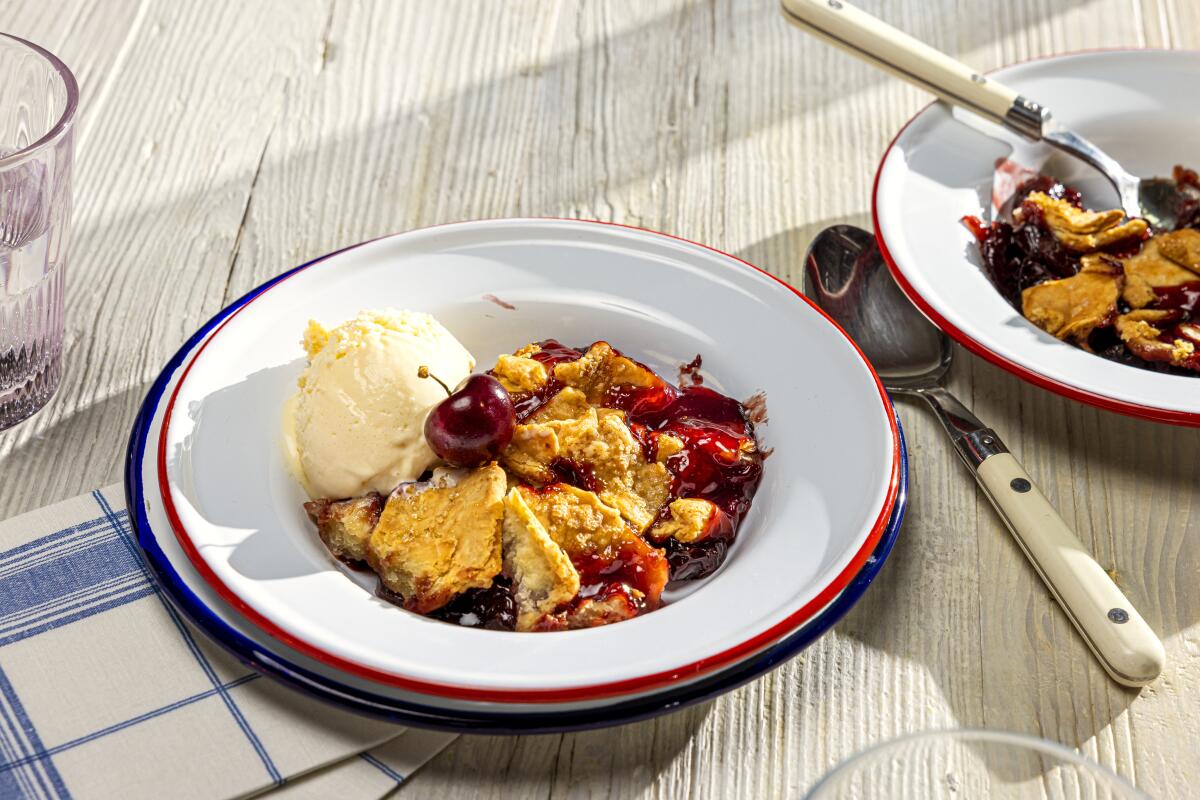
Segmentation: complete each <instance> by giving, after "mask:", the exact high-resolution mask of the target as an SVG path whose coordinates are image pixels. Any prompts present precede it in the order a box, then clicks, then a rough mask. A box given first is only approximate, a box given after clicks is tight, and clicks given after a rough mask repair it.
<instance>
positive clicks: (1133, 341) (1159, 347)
mask: <svg viewBox="0 0 1200 800" xmlns="http://www.w3.org/2000/svg"><path fill="white" fill-rule="evenodd" d="M1178 318H1179V315H1178V314H1177V313H1176V312H1174V311H1168V310H1161V309H1154V308H1142V309H1138V310H1136V311H1130V312H1129V313H1128V314H1122V315H1121V316H1119V317H1117V321H1116V327H1117V333H1118V334H1120V336H1121V340H1122V341H1124V342H1125V346H1126V347H1127V348H1129V352H1131V353H1133V354H1134V355H1135V356H1137V357H1138V358H1141V359H1144V360H1146V361H1161V362H1164V363H1167V364H1171V365H1173V366H1176V367H1185V368H1191V369H1194V368H1195V367H1194V365H1193V364H1192V361H1193V359H1194V358H1195V354H1196V346H1195V344H1193V343H1192V342H1190V341H1188V340H1187V339H1183V338H1175V339H1173V340H1172V341H1169V342H1164V341H1162V339H1161V338H1159V337H1161V336H1162V334H1163V331H1164V330H1166V329H1167V327H1168V326H1170V325H1172V324H1174V322H1175V321H1176V320H1177V319H1178ZM1184 327H1185V325H1181V326H1180V328H1184ZM1186 327H1187V328H1188V329H1190V330H1192V331H1193V332H1194V334H1195V336H1196V337H1197V338H1200V326H1196V325H1186Z"/></svg>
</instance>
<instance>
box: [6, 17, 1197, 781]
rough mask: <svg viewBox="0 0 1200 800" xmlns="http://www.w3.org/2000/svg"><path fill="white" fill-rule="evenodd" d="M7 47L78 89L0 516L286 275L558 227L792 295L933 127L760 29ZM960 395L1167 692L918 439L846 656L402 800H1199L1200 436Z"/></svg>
mask: <svg viewBox="0 0 1200 800" xmlns="http://www.w3.org/2000/svg"><path fill="white" fill-rule="evenodd" d="M862 5H863V6H864V7H865V8H867V9H869V10H871V11H873V12H875V13H878V14H880V15H881V16H883V17H884V18H886V19H888V20H889V21H890V22H892V23H894V24H896V25H898V26H900V27H902V28H904V29H906V30H908V31H910V32H912V33H914V34H915V35H917V36H919V37H921V38H923V39H925V40H927V41H929V42H931V43H932V44H934V45H935V46H937V47H940V48H942V49H944V50H947V51H949V52H950V53H954V54H957V55H958V56H960V57H961V58H963V59H966V60H968V61H969V62H970V63H972V64H976V65H979V66H980V67H983V68H991V67H995V66H999V65H1002V64H1004V63H1007V62H1012V61H1016V60H1020V59H1026V58H1029V57H1032V56H1038V55H1042V54H1048V53H1056V52H1064V51H1070V50H1079V49H1084V48H1098V47H1123V46H1135V47H1137V46H1151V47H1198V46H1200V6H1198V5H1197V3H1195V2H1194V0H991V1H990V2H985V0H886V2H885V0H863V3H862ZM0 29H4V30H6V31H9V32H12V33H16V34H18V35H21V36H25V37H28V38H31V39H33V40H35V41H37V42H39V43H41V44H43V45H46V46H47V47H49V48H51V49H52V50H54V51H55V52H56V53H58V54H60V55H61V56H63V57H64V59H65V60H66V61H67V63H68V64H70V65H71V66H72V67H73V68H74V70H75V72H76V74H77V75H78V77H79V79H80V82H81V84H82V91H83V106H82V111H81V114H80V123H79V125H80V128H79V138H78V172H77V182H76V190H75V198H76V199H75V209H76V222H75V235H74V244H73V247H72V259H71V265H70V280H69V287H70V290H69V291H70V300H69V329H68V334H67V359H68V365H67V377H66V379H65V383H64V385H63V387H62V389H61V391H60V393H59V395H58V397H57V398H56V399H55V400H54V401H53V403H52V404H51V406H50V407H48V408H47V409H46V410H45V411H43V412H42V413H41V414H40V415H39V416H37V417H36V418H35V419H34V420H32V421H31V422H29V423H27V424H25V425H24V426H22V427H20V428H18V429H16V430H15V431H12V432H9V433H7V434H2V435H0V475H2V476H3V477H2V478H0V517H7V516H10V515H13V514H16V513H18V512H21V511H26V510H29V509H33V508H35V507H38V506H41V505H43V504H46V503H49V502H51V501H54V500H58V499H61V498H65V497H68V496H70V495H73V494H76V493H78V492H80V491H83V490H86V489H90V488H92V487H95V486H99V485H102V484H105V483H108V482H111V481H113V480H117V479H118V478H120V476H121V458H122V454H123V451H124V445H125V438H126V435H127V432H128V429H129V426H130V424H131V422H132V420H133V416H134V413H135V411H136V408H137V405H138V403H139V401H140V400H141V397H142V394H143V392H144V391H145V390H146V388H147V387H148V384H149V382H150V381H151V380H152V379H153V377H154V376H155V374H156V373H157V371H158V369H159V368H160V366H161V365H162V364H163V363H164V362H165V361H166V359H167V358H168V356H169V355H170V354H171V353H173V352H174V350H175V349H176V348H177V347H178V346H179V344H180V343H181V342H182V341H183V340H184V338H185V337H186V336H187V335H188V334H189V333H191V331H192V330H194V329H195V328H196V327H197V326H198V325H199V324H200V323H201V322H203V321H204V320H205V319H207V318H208V317H209V316H210V315H212V314H213V313H214V312H216V311H217V310H218V309H219V308H220V307H221V306H223V305H224V304H225V303H226V302H228V301H229V300H231V299H233V298H234V297H237V296H239V295H240V294H242V293H243V292H245V291H246V290H247V289H249V288H250V287H252V286H254V285H255V284H257V283H259V282H261V281H262V280H264V279H265V278H267V277H269V276H271V275H274V274H276V273H278V272H280V271H281V270H284V269H286V268H287V267H290V266H292V265H294V264H297V263H300V262H302V261H305V260H308V259H310V258H313V257H314V256H317V255H320V254H322V253H325V252H327V251H330V250H334V249H336V248H339V247H342V246H344V245H347V244H351V243H354V242H358V241H361V240H363V239H368V238H371V237H374V236H379V235H381V234H385V233H391V232H394V231H402V230H405V229H409V228H414V227H418V226H422V225H429V224H431V223H437V222H445V221H449V220H459V219H470V218H479V217H499V216H516V215H530V216H536V215H552V216H567V217H590V218H596V219H602V220H616V221H620V222H626V223H632V224H635V225H641V226H645V227H649V228H654V229H658V230H663V231H667V232H670V233H675V234H679V235H681V236H685V237H688V238H691V239H695V240H698V241H702V242H706V243H709V244H712V245H714V246H717V247H719V248H721V249H724V250H726V251H729V252H733V253H737V254H739V255H741V256H743V257H745V258H746V259H748V260H750V261H752V262H754V263H756V264H759V265H761V266H763V267H765V268H767V269H769V270H771V271H772V272H774V273H776V274H778V275H781V276H783V277H784V278H786V279H790V280H792V281H798V279H799V275H800V270H799V267H800V261H801V258H802V255H803V253H804V249H805V246H806V245H807V244H808V242H809V240H810V238H811V237H812V236H813V235H814V234H815V233H816V232H817V231H818V230H820V229H821V228H822V227H824V226H826V225H829V224H831V223H835V222H847V221H849V222H853V223H857V224H862V225H867V224H868V223H869V219H868V216H867V213H868V205H869V190H870V184H871V177H872V175H873V170H874V168H875V164H876V161H877V159H878V157H879V155H880V154H881V153H882V151H883V149H884V147H885V145H886V144H887V142H888V140H889V139H890V137H891V135H892V134H893V133H894V132H895V131H896V130H897V129H898V128H899V127H900V125H901V124H902V123H903V122H904V121H905V120H906V119H907V118H908V117H909V116H910V115H911V114H913V113H914V112H915V111H916V110H917V109H919V108H920V107H921V106H922V105H923V104H924V103H925V102H927V98H926V97H924V96H922V95H921V94H920V93H918V92H917V91H916V90H913V89H910V88H909V87H907V86H905V85H903V84H901V83H899V82H897V81H894V80H891V79H888V78H885V77H883V76H882V75H881V74H880V73H877V72H874V71H871V70H870V69H869V68H867V67H865V66H862V65H860V64H858V63H857V62H855V61H852V60H851V59H850V58H849V57H847V56H844V55H842V54H840V53H837V52H834V51H832V50H831V49H830V48H828V47H826V46H824V45H822V44H820V43H818V42H817V41H815V40H813V39H811V38H808V37H806V36H804V35H802V34H801V33H799V32H798V31H795V30H793V29H791V28H789V27H788V26H787V25H786V24H785V23H784V22H783V20H782V19H781V17H780V14H779V11H778V9H777V8H776V4H775V2H774V0H755V2H748V1H747V0H713V1H712V2H699V1H697V2H686V1H685V0H674V1H672V2H645V0H639V1H638V2H616V0H604V1H603V2H600V1H599V0H596V1H595V2H575V3H571V2H562V3H558V2H550V1H549V0H545V1H544V2H533V0H530V1H529V2H519V3H517V2H509V3H492V2H465V1H464V2H445V1H444V0H428V1H427V2H391V1H390V0H378V1H377V2H367V1H366V0H364V1H363V2H356V1H355V0H262V1H261V2H253V3H246V2H242V0H204V1H203V2H201V1H200V0H189V1H188V2H174V1H172V2H167V0H105V2H103V3H95V2H91V0H9V2H7V3H6V4H5V6H4V8H3V11H2V12H0ZM1197 57H1198V58H1200V55H1198V56H1197ZM1198 136H1200V134H1198ZM1198 158H1200V156H1198ZM953 383H954V389H955V391H956V392H958V393H960V395H961V396H962V397H963V398H964V399H965V400H967V401H969V402H970V404H972V405H973V406H974V407H975V409H976V410H977V411H978V413H979V415H980V416H981V417H983V418H984V419H986V420H988V421H990V422H991V423H992V425H993V426H994V427H996V428H997V429H998V430H999V431H1000V432H1001V433H1002V434H1003V435H1004V437H1005V439H1006V440H1007V442H1008V443H1009V445H1010V446H1011V447H1012V448H1013V450H1014V451H1015V452H1016V453H1017V455H1018V457H1019V458H1020V459H1021V460H1022V461H1023V462H1024V463H1025V465H1026V467H1027V468H1028V469H1029V470H1030V472H1031V473H1033V474H1034V475H1035V477H1037V478H1038V480H1039V482H1040V483H1041V485H1042V487H1043V488H1044V489H1045V490H1046V491H1047V494H1048V495H1049V496H1050V498H1051V500H1052V501H1053V502H1054V503H1055V504H1056V505H1057V506H1058V508H1059V509H1060V510H1061V511H1062V514H1063V516H1064V517H1065V518H1066V519H1067V521H1068V522H1069V523H1072V524H1073V525H1074V527H1075V530H1076V531H1078V533H1079V535H1080V536H1081V538H1082V539H1083V540H1084V541H1085V542H1086V543H1088V544H1089V545H1090V546H1091V547H1092V548H1093V550H1094V552H1095V553H1096V554H1097V556H1098V558H1099V560H1100V561H1101V563H1102V564H1104V565H1106V566H1108V567H1111V569H1112V570H1114V571H1115V574H1116V575H1117V579H1118V581H1119V582H1120V584H1121V585H1122V586H1123V587H1124V589H1125V590H1126V592H1128V594H1129V595H1130V596H1131V597H1132V598H1133V600H1134V602H1135V603H1136V604H1137V605H1138V607H1139V608H1140V609H1141V611H1142V613H1143V614H1144V615H1145V616H1146V618H1147V619H1148V620H1149V621H1150V622H1151V624H1152V625H1153V626H1154V627H1155V628H1156V629H1157V630H1158V631H1159V632H1160V633H1161V634H1162V636H1163V637H1164V638H1165V640H1166V644H1167V650H1168V654H1169V659H1170V664H1169V666H1168V668H1167V671H1166V673H1165V674H1164V675H1163V676H1162V678H1161V679H1160V680H1159V681H1158V682H1157V683H1156V684H1154V685H1153V686H1151V687H1149V688H1146V689H1144V690H1142V691H1141V692H1140V693H1138V692H1133V691H1128V690H1125V689H1121V688H1119V687H1118V686H1116V685H1114V684H1113V683H1112V682H1110V681H1109V680H1108V679H1107V678H1106V677H1105V676H1104V674H1103V673H1102V672H1101V670H1100V669H1099V667H1097V666H1096V664H1095V663H1094V662H1093V660H1092V659H1091V657H1090V656H1089V655H1088V653H1087V652H1086V650H1085V649H1084V646H1083V644H1082V643H1081V642H1080V640H1079V638H1078V637H1077V636H1076V635H1075V634H1074V632H1073V631H1072V629H1071V627H1070V624H1069V623H1068V622H1067V620H1066V618H1065V617H1064V616H1063V614H1062V613H1061V612H1060V611H1059V610H1058V609H1057V607H1055V605H1054V604H1053V602H1052V601H1051V600H1050V599H1048V597H1047V595H1046V592H1045V591H1044V590H1043V588H1042V586H1041V585H1040V583H1039V582H1038V580H1037V578H1036V577H1035V575H1034V574H1033V572H1032V570H1031V569H1030V567H1029V566H1028V565H1027V564H1026V562H1025V559H1024V558H1023V557H1022V556H1021V554H1020V553H1019V552H1018V550H1017V548H1016V546H1015V545H1014V544H1013V542H1012V541H1011V539H1010V538H1009V536H1008V535H1007V534H1006V533H1005V532H1004V530H1003V529H1002V528H1001V526H1000V524H999V523H998V521H997V519H996V516H995V515H994V514H993V512H992V511H991V509H990V507H989V506H988V504H987V502H986V500H984V499H983V498H981V496H980V495H979V493H978V492H977V491H976V489H975V487H974V484H973V483H972V482H971V481H970V479H969V478H968V476H967V475H966V474H965V473H964V472H963V470H962V469H961V468H960V466H959V465H958V463H957V462H956V460H955V457H954V456H953V454H952V453H951V451H950V449H949V448H948V446H947V444H946V442H945V441H944V439H943V437H942V435H941V433H940V431H938V430H937V429H936V428H935V426H934V424H933V423H932V422H931V420H930V419H929V418H927V416H926V415H924V414H923V413H920V411H919V409H916V408H913V407H902V408H901V415H902V417H903V422H904V425H905V428H906V430H907V433H908V437H909V447H910V457H911V461H912V505H911V508H910V511H909V516H908V519H907V522H906V525H905V529H904V533H903V535H902V538H901V541H900V543H899V545H898V546H897V548H896V552H895V554H894V555H893V556H892V558H891V561H890V562H889V563H888V564H887V566H886V568H885V569H884V571H883V574H882V576H881V577H880V579H879V580H878V582H877V583H876V584H875V586H874V587H873V588H872V589H871V591H870V592H868V594H867V596H866V597H865V598H864V599H863V601H862V602H861V604H860V605H859V606H858V607H857V608H856V610H855V611H854V612H853V613H852V614H851V615H850V616H849V617H848V618H847V619H846V620H845V621H844V622H842V624H840V625H839V626H838V627H837V629H836V630H835V631H834V632H833V633H831V634H830V635H829V636H827V637H825V638H824V639H823V640H821V641H820V642H819V643H818V644H817V645H815V646H814V647H812V648H810V649H809V650H807V651H806V652H805V653H804V654H802V655H801V656H800V657H799V658H797V659H795V660H794V661H792V662H791V663H789V664H787V665H786V666H784V667H782V668H781V669H779V670H777V671H775V672H774V673H772V674H771V675H769V676H767V677H765V678H763V679H761V680H759V681H756V682H755V683H753V684H751V685H749V686H747V687H745V688H743V689H741V690H739V691H736V692H734V693H732V694H730V695H728V696H726V697H723V698H722V699H720V700H719V701H717V702H714V703H711V704H708V705H704V706H701V707H698V708H693V709H690V710H687V711H684V712H681V713H677V714H674V715H672V716H667V717H663V718H661V719H658V720H654V721H651V722H646V723H642V724H637V725H633V726H629V727H625V728H620V729H615V730H607V731H599V732H593V733H587V734H579V735H567V736H539V737H527V738H519V739H518V738H484V737H464V738H462V739H461V740H459V741H458V742H457V743H456V744H455V745H453V746H452V747H451V748H450V749H449V750H448V751H446V752H445V753H444V754H443V755H442V756H440V757H439V758H438V759H437V760H436V761H435V762H433V764H431V765H430V766H429V767H428V768H426V769H425V771H424V772H423V773H422V774H421V775H420V776H419V777H418V778H417V779H416V780H415V781H414V783H413V784H412V785H411V786H410V787H408V788H407V789H406V790H405V792H406V793H410V794H413V795H415V796H421V797H465V796H476V795H481V796H494V797H504V798H514V797H526V796H528V797H547V796H549V797H565V796H577V795H579V796H608V795H612V796H631V795H632V796H637V795H647V796H654V797H666V798H675V797H681V796H685V795H687V794H689V793H690V794H692V795H695V796H713V797H746V798H757V797H774V796H785V795H786V796H797V795H800V794H802V793H803V792H804V791H805V789H806V788H807V787H809V786H811V785H812V783H813V782H814V781H815V780H816V779H817V778H818V777H819V776H820V775H821V774H822V773H823V772H824V771H825V770H827V769H828V768H829V767H831V766H832V765H833V764H834V763H835V762H837V761H839V760H840V759H842V758H844V757H845V756H847V755H849V754H851V753H853V752H855V751H857V750H859V749H860V748H862V747H864V746H866V745H868V744H871V743H873V742H877V741H880V740H882V739H885V738H888V737H891V736H894V735H896V734H900V733H903V732H906V731H913V730H919V729H924V728H935V727H949V726H959V725H964V726H986V727H991V728H1003V729H1009V730H1016V731H1023V732H1027V733H1032V734H1036V735H1039V736H1046V737H1049V738H1051V739H1056V740H1058V741H1060V742H1065V743H1066V744H1068V745H1070V746H1073V747H1079V748H1081V749H1082V751H1083V752H1084V753H1085V754H1087V755H1088V756H1090V757H1092V758H1094V759H1097V760H1099V761H1101V762H1103V763H1105V764H1108V765H1110V766H1112V767H1114V768H1115V769H1116V770H1117V771H1118V772H1120V773H1122V774H1123V775H1126V776H1128V777H1131V778H1133V779H1135V780H1136V781H1137V782H1138V783H1139V784H1140V785H1141V786H1143V787H1144V788H1146V789H1147V790H1148V791H1150V792H1151V793H1153V794H1155V795H1159V796H1164V797H1165V796H1187V795H1188V794H1189V793H1193V792H1196V791H1200V788H1198V787H1200V735H1197V733H1196V727H1197V723H1198V722H1200V652H1198V651H1200V518H1198V513H1200V502H1198V501H1197V491H1198V490H1197V475H1198V474H1200V431H1196V430H1186V429H1180V428H1170V427H1165V426H1160V425H1154V424H1150V423H1145V422H1138V421H1134V420H1131V419H1126V418H1123V417H1119V416H1116V415H1113V414H1109V413H1105V412H1100V411H1096V410H1093V409H1090V408H1086V407H1083V406H1080V405H1076V404H1073V403H1071V402H1068V401H1066V400H1062V399H1059V398H1057V397H1054V396H1051V395H1049V394H1047V393H1045V392H1042V391H1039V390H1037V389H1034V388H1032V387H1030V386H1028V385H1025V384H1023V383H1020V382H1019V381H1017V380H1016V379H1014V378H1012V377H1010V376H1009V375H1007V374H1006V373H1003V372H1001V371H1000V370H998V369H995V368H993V367H990V366H988V365H986V364H984V363H982V362H981V361H979V360H977V359H974V358H971V357H969V356H965V355H964V356H963V357H961V358H960V359H959V362H958V366H957V367H956V372H955V375H954V379H953Z"/></svg>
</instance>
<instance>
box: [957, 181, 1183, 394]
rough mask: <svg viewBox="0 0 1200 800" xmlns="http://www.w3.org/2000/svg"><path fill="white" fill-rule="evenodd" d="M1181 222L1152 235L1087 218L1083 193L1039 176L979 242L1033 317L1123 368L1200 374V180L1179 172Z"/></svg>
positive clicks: (1095, 214)
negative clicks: (1172, 227)
mask: <svg viewBox="0 0 1200 800" xmlns="http://www.w3.org/2000/svg"><path fill="white" fill-rule="evenodd" d="M1173 177H1174V179H1175V182H1176V184H1177V185H1178V186H1179V187H1180V190H1181V196H1182V197H1183V198H1184V199H1182V200H1181V202H1180V208H1179V209H1178V212H1179V214H1178V220H1179V221H1178V224H1177V226H1176V228H1175V230H1173V231H1158V230H1152V229H1151V228H1150V226H1149V225H1148V224H1147V223H1146V221H1145V220H1143V219H1136V218H1135V219H1128V218H1126V216H1125V214H1124V213H1123V212H1122V211H1121V210H1120V209H1113V210H1110V211H1090V210H1087V209H1085V208H1084V207H1083V203H1082V200H1081V198H1080V195H1079V193H1078V192H1077V191H1075V190H1073V189H1071V188H1070V187H1068V186H1064V185H1063V184H1061V183H1059V182H1057V181H1055V180H1054V179H1053V178H1048V177H1045V176H1038V177H1036V178H1033V179H1031V180H1028V181H1026V182H1025V183H1023V184H1022V185H1021V186H1020V188H1019V189H1018V190H1017V193H1016V195H1015V196H1014V197H1013V198H1012V199H1011V200H1010V201H1009V202H1008V203H1007V204H1006V206H1005V208H1003V209H1002V210H1001V220H1000V221H998V222H993V223H991V224H990V225H988V224H985V223H983V222H982V221H980V220H979V219H978V218H976V217H964V218H963V222H964V223H966V225H967V226H968V227H969V228H970V229H971V231H972V232H973V233H974V234H975V237H976V239H977V240H978V243H979V252H980V255H981V257H982V259H983V265H984V270H985V271H986V273H987V275H988V277H989V278H990V279H991V281H992V283H993V284H994V285H995V287H996V288H997V289H998V290H999V291H1000V293H1001V294H1002V295H1004V297H1005V299H1006V300H1008V302H1009V303H1011V304H1012V305H1013V306H1014V307H1015V308H1016V309H1017V310H1018V311H1020V312H1021V314H1022V315H1024V317H1025V318H1026V319H1028V320H1029V321H1030V322H1032V323H1033V324H1035V325H1037V326H1038V327H1039V328H1042V329H1043V330H1045V331H1047V332H1048V333H1050V334H1052V335H1053V336H1056V337H1057V338H1059V339H1062V340H1064V341H1068V342H1072V343H1073V344H1076V345H1078V346H1079V347H1081V348H1083V349H1085V350H1088V351H1091V352H1093V353H1096V354H1097V355H1099V356H1102V357H1104V358H1107V359H1110V360H1112V361H1117V362H1120V363H1123V364H1129V365H1132V366H1138V367H1143V368H1146V369H1153V370H1156V371H1159V372H1170V373H1174V374H1180V375H1195V374H1196V373H1197V372H1200V352H1198V351H1197V347H1198V346H1200V179H1198V177H1197V174H1196V173H1195V172H1193V171H1192V170H1188V169H1184V168H1182V167H1176V168H1175V170H1174V176H1173Z"/></svg>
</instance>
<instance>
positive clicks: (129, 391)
mask: <svg viewBox="0 0 1200 800" xmlns="http://www.w3.org/2000/svg"><path fill="white" fill-rule="evenodd" d="M69 377H70V376H68V378H67V379H69ZM149 386H150V383H149V381H147V382H146V383H143V384H137V385H135V386H130V387H129V388H126V389H122V390H120V391H119V392H116V393H115V394H112V395H110V396H108V397H105V398H103V399H102V400H99V401H97V402H95V403H92V404H90V405H88V406H85V407H84V408H82V409H79V410H77V411H75V412H74V413H71V414H67V415H66V416H62V417H60V416H59V412H58V409H57V408H56V404H57V403H59V402H60V401H62V399H63V398H62V397H61V396H58V395H56V396H55V397H54V398H52V399H51V400H50V402H49V404H47V406H46V408H44V409H42V410H41V411H39V412H38V414H37V415H36V416H34V417H32V418H31V419H29V420H28V421H26V422H25V423H22V424H21V425H18V426H17V427H16V428H13V429H12V430H9V431H4V432H2V433H0V446H2V445H3V444H4V439H5V437H12V439H13V440H14V444H13V445H12V447H11V449H10V450H8V451H7V452H5V453H4V455H3V456H2V457H0V475H4V476H6V478H13V477H16V476H21V475H32V474H42V475H46V476H48V477H47V480H46V482H45V485H44V486H25V487H24V491H23V492H22V495H21V500H22V503H23V507H21V508H14V509H12V511H11V513H12V515H16V514H19V513H21V512H22V511H31V510H33V509H34V508H38V507H40V506H43V505H46V504H47V503H50V502H53V501H55V500H62V499H65V498H66V497H69V496H71V495H73V494H76V493H78V492H81V491H86V490H88V489H93V488H96V487H95V486H92V485H90V484H89V485H75V484H71V483H66V482H64V483H62V484H61V485H60V484H58V483H57V482H56V481H57V476H60V475H61V476H64V477H67V476H71V475H76V474H78V472H79V469H78V464H79V462H80V461H81V460H84V459H89V460H92V461H94V462H107V463H109V464H111V468H110V469H109V470H107V473H106V474H109V475H111V476H112V479H113V480H118V479H120V478H121V475H122V472H121V467H122V464H123V462H124V458H125V445H126V443H127V441H128V439H129V433H130V431H129V429H128V428H123V429H119V430H118V431H117V432H116V433H117V435H118V436H119V437H120V440H119V442H117V443H116V446H115V447H112V448H110V447H108V445H107V444H106V443H98V441H97V440H98V438H99V437H98V434H99V433H100V432H111V431H112V430H113V426H112V420H114V419H133V416H134V414H135V412H136V409H137V408H138V406H139V405H140V403H141V401H142V398H143V397H144V396H145V394H146V391H147V390H148V389H149ZM62 391H63V389H61V388H60V390H59V392H60V393H61V392H62ZM43 420H45V421H43ZM39 422H40V423H41V425H38V423H39ZM34 426H37V427H36V428H35V427H34ZM101 448H103V449H101ZM47 461H51V462H52V464H51V465H50V466H47ZM43 490H46V491H53V492H54V494H50V495H45V496H43V495H40V494H39V492H41V491H43Z"/></svg>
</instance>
